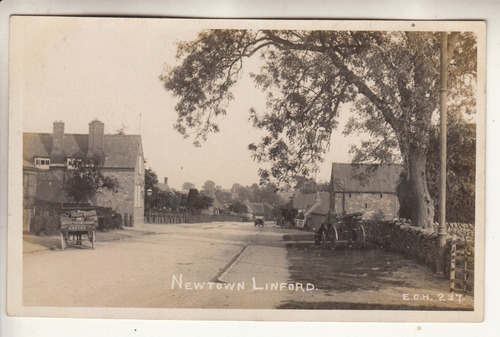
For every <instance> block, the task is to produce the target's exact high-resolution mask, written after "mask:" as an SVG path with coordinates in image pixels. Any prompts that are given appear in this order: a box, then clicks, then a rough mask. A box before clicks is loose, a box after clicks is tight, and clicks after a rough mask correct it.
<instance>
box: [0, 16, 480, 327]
mask: <svg viewBox="0 0 500 337" xmlns="http://www.w3.org/2000/svg"><path fill="white" fill-rule="evenodd" d="M9 39H10V55H9V59H10V62H9V74H10V77H9V163H8V164H9V174H10V175H9V187H10V188H9V223H8V226H9V228H8V229H9V233H8V235H9V241H8V252H9V255H8V275H7V281H8V284H7V312H8V314H9V315H10V316H15V317H55V318H63V317H71V318H136V319H195V320H243V321H251V320H259V321H322V322H340V321H361V322H374V321H393V322H413V321H424V322H462V323H468V322H480V321H482V320H483V317H484V274H485V268H484V256H485V254H484V240H485V237H484V228H485V226H484V219H485V208H484V198H485V159H486V156H485V128H486V122H485V69H486V68H485V67H486V56H485V50H486V25H485V23H484V22H479V21H475V22H473V21H453V22H451V21H449V22H445V21H355V20H350V21H340V20H338V21H337V20H209V19H180V18H178V19H174V18H170V19H165V18H161V19H160V18H139V17H98V16H95V17H92V16H90V17H76V16H12V17H11V18H10V33H9Z"/></svg>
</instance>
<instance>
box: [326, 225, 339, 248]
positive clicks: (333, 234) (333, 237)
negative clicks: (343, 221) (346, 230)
mask: <svg viewBox="0 0 500 337" xmlns="http://www.w3.org/2000/svg"><path fill="white" fill-rule="evenodd" d="M328 234H329V237H330V248H331V249H335V247H336V246H337V243H338V241H339V235H338V233H337V229H336V228H335V227H333V226H332V227H330V229H329V230H328Z"/></svg>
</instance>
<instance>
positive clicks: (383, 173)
mask: <svg viewBox="0 0 500 337" xmlns="http://www.w3.org/2000/svg"><path fill="white" fill-rule="evenodd" d="M401 170H402V166H401V165H397V164H380V165H379V164H342V163H333V164H332V174H331V181H330V186H331V189H332V191H331V193H332V195H333V196H334V197H333V198H331V203H332V204H331V205H330V208H332V209H335V213H337V214H342V212H345V213H356V212H362V213H363V218H365V219H370V218H375V217H377V218H379V219H383V220H391V219H393V218H395V217H397V215H398V211H399V202H398V198H397V196H396V186H397V182H398V179H399V175H400V173H401Z"/></svg>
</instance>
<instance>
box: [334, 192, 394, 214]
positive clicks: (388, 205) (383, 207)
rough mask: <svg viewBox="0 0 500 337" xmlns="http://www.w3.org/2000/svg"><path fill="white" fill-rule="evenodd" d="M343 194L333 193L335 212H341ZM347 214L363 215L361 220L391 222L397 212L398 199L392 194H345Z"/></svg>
mask: <svg viewBox="0 0 500 337" xmlns="http://www.w3.org/2000/svg"><path fill="white" fill-rule="evenodd" d="M342 199H343V193H339V192H336V193H335V211H336V212H337V213H340V212H342ZM345 210H346V212H347V213H357V212H361V213H363V219H374V218H378V220H392V219H394V218H396V217H397V215H398V210H399V203H398V198H397V196H396V195H395V194H393V193H358V192H346V193H345Z"/></svg>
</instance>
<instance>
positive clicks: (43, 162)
mask: <svg viewBox="0 0 500 337" xmlns="http://www.w3.org/2000/svg"><path fill="white" fill-rule="evenodd" d="M35 166H36V167H38V168H41V169H45V170H48V169H49V168H50V158H46V157H36V158H35Z"/></svg>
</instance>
